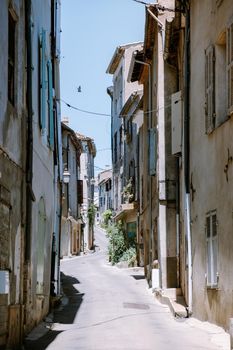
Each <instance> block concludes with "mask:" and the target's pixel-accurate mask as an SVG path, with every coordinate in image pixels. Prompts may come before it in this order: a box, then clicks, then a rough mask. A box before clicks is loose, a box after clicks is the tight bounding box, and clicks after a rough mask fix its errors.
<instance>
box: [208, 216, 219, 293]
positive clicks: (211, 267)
mask: <svg viewBox="0 0 233 350" xmlns="http://www.w3.org/2000/svg"><path fill="white" fill-rule="evenodd" d="M206 250H207V286H210V287H216V286H217V284H218V271H217V263H218V240H217V217H216V214H215V213H214V214H211V215H209V216H208V217H207V218H206Z"/></svg>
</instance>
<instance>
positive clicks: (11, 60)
mask: <svg viewBox="0 0 233 350" xmlns="http://www.w3.org/2000/svg"><path fill="white" fill-rule="evenodd" d="M15 28H16V22H15V20H14V18H13V16H12V14H11V12H10V11H9V12H8V100H9V102H10V103H11V104H12V105H13V106H14V105H15Z"/></svg>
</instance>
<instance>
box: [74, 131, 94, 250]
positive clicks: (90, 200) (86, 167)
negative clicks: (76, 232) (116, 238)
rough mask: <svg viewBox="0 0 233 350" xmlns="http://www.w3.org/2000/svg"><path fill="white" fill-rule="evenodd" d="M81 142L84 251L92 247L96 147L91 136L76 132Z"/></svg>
mask: <svg viewBox="0 0 233 350" xmlns="http://www.w3.org/2000/svg"><path fill="white" fill-rule="evenodd" d="M76 136H77V137H78V139H79V140H80V141H81V143H82V148H83V152H82V154H81V158H80V179H81V180H82V181H83V204H82V208H81V214H82V218H83V220H84V223H85V227H84V251H85V250H86V249H93V247H94V222H95V211H96V208H95V205H94V189H95V171H94V170H95V169H94V158H95V156H96V147H95V143H94V141H93V139H92V138H90V137H87V136H84V135H81V134H79V133H76Z"/></svg>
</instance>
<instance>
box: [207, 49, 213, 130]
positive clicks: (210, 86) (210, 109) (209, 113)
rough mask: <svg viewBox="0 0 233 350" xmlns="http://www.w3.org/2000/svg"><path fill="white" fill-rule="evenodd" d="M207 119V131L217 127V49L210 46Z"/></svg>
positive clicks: (208, 53) (208, 54)
mask: <svg viewBox="0 0 233 350" xmlns="http://www.w3.org/2000/svg"><path fill="white" fill-rule="evenodd" d="M205 121H206V132H207V133H210V132H211V131H212V130H213V129H214V128H215V50H214V46H209V47H208V48H207V49H206V50H205Z"/></svg>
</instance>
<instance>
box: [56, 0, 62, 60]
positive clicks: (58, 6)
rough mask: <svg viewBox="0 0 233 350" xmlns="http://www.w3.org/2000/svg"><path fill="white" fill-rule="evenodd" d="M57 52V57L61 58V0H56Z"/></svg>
mask: <svg viewBox="0 0 233 350" xmlns="http://www.w3.org/2000/svg"><path fill="white" fill-rule="evenodd" d="M55 35H56V38H55V43H56V47H55V53H56V58H57V59H60V55H61V0H56V10H55Z"/></svg>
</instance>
